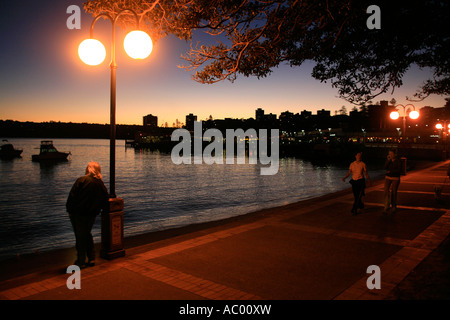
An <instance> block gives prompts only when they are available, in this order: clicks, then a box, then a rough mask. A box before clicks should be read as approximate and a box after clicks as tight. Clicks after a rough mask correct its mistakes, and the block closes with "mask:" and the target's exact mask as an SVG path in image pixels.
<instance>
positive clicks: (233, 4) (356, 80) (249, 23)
mask: <svg viewBox="0 0 450 320" xmlns="http://www.w3.org/2000/svg"><path fill="white" fill-rule="evenodd" d="M373 4H375V5H378V6H379V7H380V9H381V29H379V30H377V29H374V30H369V29H368V27H367V25H366V21H367V19H368V18H369V16H370V14H368V13H367V12H366V11H367V8H368V7H369V5H373ZM125 8H131V9H134V10H135V11H136V12H137V13H138V15H139V18H140V21H141V27H142V28H143V29H146V30H147V31H149V33H150V34H151V36H152V38H155V39H157V38H160V37H164V36H166V35H167V34H174V35H176V36H177V37H179V38H181V39H184V40H191V39H192V35H193V32H194V31H195V30H204V31H205V32H207V33H209V34H210V35H212V36H214V38H215V42H212V43H196V44H193V43H191V49H190V51H189V52H187V53H186V54H185V55H183V58H184V60H185V61H186V64H185V65H184V66H182V67H183V68H185V69H187V70H191V71H195V73H194V74H193V79H194V80H196V81H199V82H201V83H214V82H218V81H222V80H224V79H228V80H230V81H234V80H235V79H236V77H237V75H238V74H241V75H244V76H247V77H249V76H256V77H258V78H261V77H266V76H268V75H269V74H270V73H271V72H272V70H273V69H274V68H275V67H277V66H279V65H280V64H282V63H287V64H289V65H291V66H293V67H295V66H300V65H302V64H303V63H304V62H305V61H306V60H311V61H314V62H315V67H314V69H313V71H312V76H313V77H314V78H316V79H318V80H320V81H322V82H328V81H329V82H330V83H331V84H332V86H333V87H335V88H337V90H338V92H339V95H340V96H341V97H342V98H344V99H346V100H347V101H349V102H351V103H354V104H361V103H364V102H366V101H368V100H371V99H373V98H374V97H376V96H377V95H380V94H382V93H385V92H387V91H388V90H392V91H393V90H394V89H395V88H397V87H400V86H401V85H402V84H403V83H402V79H403V76H404V74H405V73H406V71H407V70H408V69H409V68H410V67H411V66H412V65H417V66H419V67H420V68H430V69H431V70H432V72H433V77H432V78H431V79H429V80H428V81H426V82H425V83H424V84H423V86H422V87H421V88H419V90H418V92H417V93H416V94H415V98H416V99H423V98H425V97H427V96H428V95H430V94H440V95H448V94H449V93H450V83H449V82H450V80H449V79H450V78H449V73H450V67H449V61H450V57H449V55H450V54H449V52H450V50H449V49H450V45H449V31H448V30H449V28H448V25H447V24H448V13H449V4H448V1H437V0H422V1H415V0H411V1H405V0H396V1H392V0H389V1H387V0H374V1H368V0H344V1H337V0H336V1H333V0H303V1H301V0H285V1H280V0H278V1H275V0H273V1H272V0H265V1H264V0H263V1H252V0H153V1H152V0H113V1H108V0H90V1H87V2H86V3H85V10H86V11H87V12H89V13H91V14H93V15H97V14H100V13H109V14H110V15H115V14H117V12H119V11H120V10H121V9H125ZM130 19H131V17H129V16H125V15H124V16H123V18H122V19H121V20H120V23H121V24H122V25H125V26H126V25H128V24H133V23H134V22H133V21H132V20H130Z"/></svg>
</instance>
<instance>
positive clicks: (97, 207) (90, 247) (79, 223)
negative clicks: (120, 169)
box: [66, 161, 109, 268]
mask: <svg viewBox="0 0 450 320" xmlns="http://www.w3.org/2000/svg"><path fill="white" fill-rule="evenodd" d="M108 198H109V196H108V191H107V190H106V187H105V185H104V183H103V181H102V174H101V168H100V165H99V164H98V163H97V162H95V161H91V162H89V164H88V165H87V167H86V172H85V175H84V176H82V177H80V178H78V179H77V180H76V181H75V183H74V185H73V186H72V189H71V190H70V193H69V197H68V198H67V202H66V209H67V212H68V213H69V217H70V222H71V224H72V227H73V230H74V233H75V247H76V250H77V260H76V261H75V263H74V264H75V265H77V266H79V267H80V268H81V267H85V266H93V265H94V264H95V251H94V241H93V238H92V233H91V231H92V227H93V225H94V222H95V218H96V216H97V215H98V214H99V213H100V211H101V210H108V208H109V201H108ZM86 257H87V259H88V262H87V263H86Z"/></svg>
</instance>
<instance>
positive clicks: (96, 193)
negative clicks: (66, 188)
mask: <svg viewBox="0 0 450 320" xmlns="http://www.w3.org/2000/svg"><path fill="white" fill-rule="evenodd" d="M108 198H109V196H108V191H107V190H106V187H105V185H104V183H103V181H102V180H101V179H96V178H94V177H92V176H88V175H86V176H82V177H80V178H78V179H77V181H75V183H74V185H73V187H72V189H71V190H70V193H69V197H68V198H67V202H66V209H67V212H69V214H79V215H98V214H99V213H100V211H101V210H107V209H108V207H109V201H108Z"/></svg>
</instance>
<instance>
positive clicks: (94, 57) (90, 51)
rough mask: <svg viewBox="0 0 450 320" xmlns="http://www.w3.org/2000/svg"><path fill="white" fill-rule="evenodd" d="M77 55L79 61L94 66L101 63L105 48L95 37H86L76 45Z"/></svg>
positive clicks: (104, 56)
mask: <svg viewBox="0 0 450 320" xmlns="http://www.w3.org/2000/svg"><path fill="white" fill-rule="evenodd" d="M78 55H79V56H80V59H81V61H83V62H84V63H86V64H88V65H90V66H96V65H99V64H100V63H102V62H103V61H104V60H105V58H106V50H105V47H104V46H103V44H102V43H101V42H100V41H98V40H95V39H86V40H84V41H83V42H81V43H80V46H79V47H78Z"/></svg>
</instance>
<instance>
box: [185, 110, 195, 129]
mask: <svg viewBox="0 0 450 320" xmlns="http://www.w3.org/2000/svg"><path fill="white" fill-rule="evenodd" d="M195 121H197V116H196V115H194V114H192V113H189V114H188V115H187V116H186V129H188V130H189V131H193V130H194V122H195Z"/></svg>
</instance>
